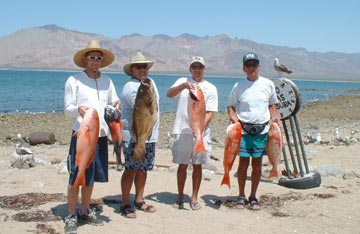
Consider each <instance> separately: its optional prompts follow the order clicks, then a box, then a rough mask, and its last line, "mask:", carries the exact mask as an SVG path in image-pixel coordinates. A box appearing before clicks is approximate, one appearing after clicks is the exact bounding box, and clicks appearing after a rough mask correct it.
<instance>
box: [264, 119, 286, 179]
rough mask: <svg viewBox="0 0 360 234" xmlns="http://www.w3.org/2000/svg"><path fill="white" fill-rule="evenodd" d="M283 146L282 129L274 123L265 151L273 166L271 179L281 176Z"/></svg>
mask: <svg viewBox="0 0 360 234" xmlns="http://www.w3.org/2000/svg"><path fill="white" fill-rule="evenodd" d="M282 145H283V141H282V137H281V130H280V127H279V125H278V124H277V123H272V124H271V125H270V129H269V133H268V142H267V144H266V149H265V150H266V153H267V155H268V158H269V162H270V164H271V165H272V169H271V172H270V175H269V178H272V177H275V178H276V179H279V178H280V176H281V173H280V171H279V168H278V166H279V164H280V157H281V150H282Z"/></svg>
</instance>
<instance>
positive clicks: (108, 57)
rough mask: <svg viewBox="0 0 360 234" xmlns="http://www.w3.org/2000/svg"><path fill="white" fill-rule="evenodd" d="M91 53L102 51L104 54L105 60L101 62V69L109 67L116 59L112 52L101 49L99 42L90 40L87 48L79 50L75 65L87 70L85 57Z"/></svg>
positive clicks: (75, 57) (75, 56)
mask: <svg viewBox="0 0 360 234" xmlns="http://www.w3.org/2000/svg"><path fill="white" fill-rule="evenodd" d="M90 51H100V52H101V53H102V54H103V57H104V60H102V61H101V67H107V66H109V65H110V64H111V63H112V62H113V61H114V59H115V55H114V54H113V53H112V52H111V51H110V50H107V49H103V48H100V44H99V41H97V40H90V41H89V42H88V46H87V48H85V49H82V50H79V51H78V52H77V53H76V54H75V55H74V63H75V64H76V65H78V66H79V67H82V68H86V65H85V63H84V57H85V55H86V53H88V52H90Z"/></svg>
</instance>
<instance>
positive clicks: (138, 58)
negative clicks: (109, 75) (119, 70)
mask: <svg viewBox="0 0 360 234" xmlns="http://www.w3.org/2000/svg"><path fill="white" fill-rule="evenodd" d="M136 63H146V64H147V65H148V67H147V69H150V67H151V66H152V65H153V64H154V62H153V61H150V60H146V59H145V57H144V55H143V54H142V53H140V52H135V53H133V54H131V56H130V63H128V64H126V65H125V66H124V72H125V73H126V74H127V75H129V76H131V75H132V74H131V65H133V64H136Z"/></svg>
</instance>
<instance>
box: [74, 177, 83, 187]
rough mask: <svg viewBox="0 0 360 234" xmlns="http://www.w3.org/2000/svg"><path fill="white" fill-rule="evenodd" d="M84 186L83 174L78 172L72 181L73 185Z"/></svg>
mask: <svg viewBox="0 0 360 234" xmlns="http://www.w3.org/2000/svg"><path fill="white" fill-rule="evenodd" d="M80 185H81V186H86V181H85V175H80V174H78V175H77V176H76V180H75V182H74V187H79V186H80Z"/></svg>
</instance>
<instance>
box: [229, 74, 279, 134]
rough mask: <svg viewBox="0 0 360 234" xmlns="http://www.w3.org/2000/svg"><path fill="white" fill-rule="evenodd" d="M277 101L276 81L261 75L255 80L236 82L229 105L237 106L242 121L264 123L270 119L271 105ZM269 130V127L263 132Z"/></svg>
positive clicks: (237, 112) (238, 115)
mask: <svg viewBox="0 0 360 234" xmlns="http://www.w3.org/2000/svg"><path fill="white" fill-rule="evenodd" d="M277 102H278V100H277V97H276V92H275V86H274V83H273V82H272V81H271V80H269V79H267V78H264V77H261V76H260V77H259V79H257V80H256V81H255V82H252V81H249V80H248V79H241V80H240V81H238V82H236V83H235V85H234V87H233V89H232V90H231V93H230V95H229V98H228V103H227V105H228V106H232V107H235V110H236V114H237V117H238V118H239V119H240V120H241V121H242V122H245V123H252V124H262V123H266V122H267V121H269V120H270V111H269V105H272V104H275V103H277ZM267 131H268V128H266V129H264V131H263V133H264V132H267Z"/></svg>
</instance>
